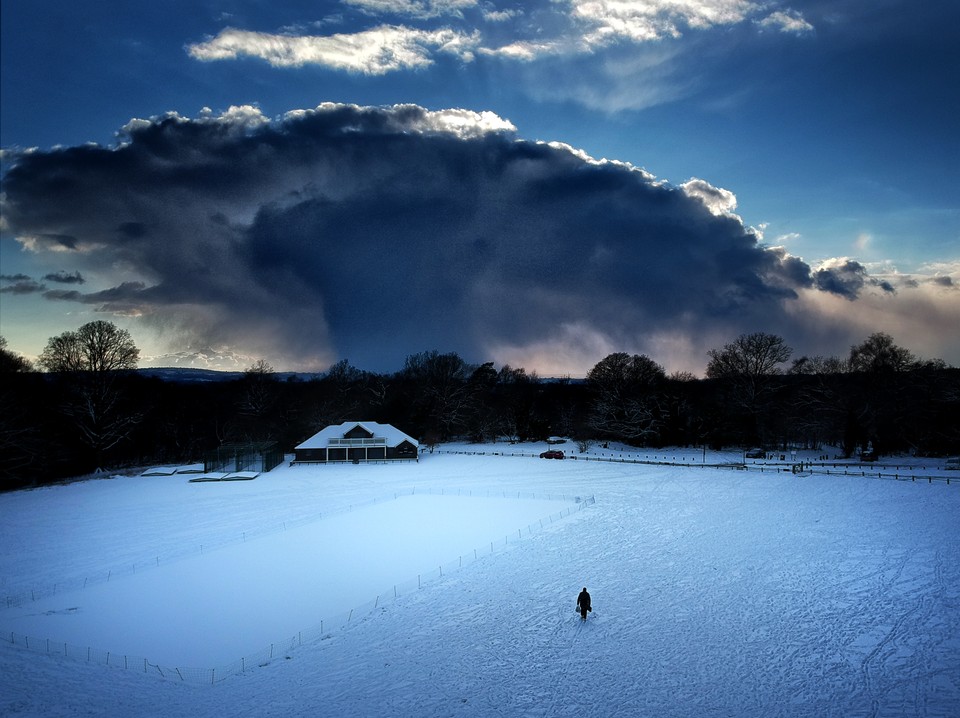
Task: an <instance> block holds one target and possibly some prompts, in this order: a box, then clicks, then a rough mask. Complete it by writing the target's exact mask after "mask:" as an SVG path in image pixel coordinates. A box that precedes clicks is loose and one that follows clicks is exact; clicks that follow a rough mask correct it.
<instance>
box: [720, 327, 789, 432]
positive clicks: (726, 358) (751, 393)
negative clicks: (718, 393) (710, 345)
mask: <svg viewBox="0 0 960 718" xmlns="http://www.w3.org/2000/svg"><path fill="white" fill-rule="evenodd" d="M792 352H793V350H792V349H791V348H790V347H789V346H787V344H786V342H784V340H783V338H782V337H779V336H777V335H776V334H767V333H765V332H755V333H754V334H741V335H740V336H739V337H737V338H736V339H735V340H734V341H733V342H731V343H730V344H727V345H725V346H724V347H723V349H711V350H710V351H708V352H707V356H709V357H710V361H709V362H708V364H707V378H709V379H720V380H723V381H724V382H726V384H727V386H728V387H729V389H730V390H731V394H730V397H729V399H730V401H731V402H733V403H734V404H735V405H736V406H738V407H740V409H741V410H743V411H745V412H746V420H747V424H746V426H745V428H744V431H745V435H744V436H742V437H741V439H746V440H748V441H750V442H751V443H753V442H754V441H758V440H762V439H763V438H764V433H765V431H764V430H765V426H764V422H763V418H764V411H765V410H766V409H767V407H768V405H769V404H770V399H771V394H772V392H773V389H774V387H775V384H774V383H773V381H772V377H774V376H776V375H778V374H780V373H781V369H780V366H779V365H780V364H782V363H784V362H786V361H787V360H788V359H789V358H790V354H791V353H792Z"/></svg>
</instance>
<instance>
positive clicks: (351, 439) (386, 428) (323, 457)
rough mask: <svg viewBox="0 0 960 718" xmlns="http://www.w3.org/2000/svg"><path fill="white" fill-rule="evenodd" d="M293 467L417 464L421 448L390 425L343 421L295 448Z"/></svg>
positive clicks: (413, 440)
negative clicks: (372, 463)
mask: <svg viewBox="0 0 960 718" xmlns="http://www.w3.org/2000/svg"><path fill="white" fill-rule="evenodd" d="M293 451H294V455H295V458H294V463H321V464H327V463H334V462H346V461H349V462H352V463H359V462H361V461H417V460H418V458H419V451H420V444H419V442H418V441H417V440H416V439H414V438H413V437H411V436H408V435H407V434H404V433H403V432H402V431H400V430H399V429H397V428H396V427H394V426H392V425H390V424H381V423H379V422H376V421H345V422H343V423H342V424H336V425H333V426H328V427H327V428H326V429H323V430H322V431H319V432H317V433H316V434H314V435H313V436H311V437H310V438H309V439H307V440H306V441H304V442H303V443H301V444H299V445H298V446H296V447H294V450H293Z"/></svg>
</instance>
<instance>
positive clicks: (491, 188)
mask: <svg viewBox="0 0 960 718" xmlns="http://www.w3.org/2000/svg"><path fill="white" fill-rule="evenodd" d="M0 13H2V17H0V20H2V23H0V147H2V152H3V155H2V171H3V187H2V196H0V201H2V219H0V335H2V336H3V337H4V338H5V339H6V340H7V343H8V349H11V350H13V351H15V352H17V353H20V354H23V355H24V356H26V357H28V358H34V357H36V356H37V355H38V354H39V353H40V352H41V351H42V349H43V347H44V346H45V344H46V342H47V340H48V339H49V338H50V337H52V336H56V335H58V334H60V333H62V332H64V331H68V330H72V329H76V328H77V327H79V326H80V325H81V324H83V323H85V322H87V321H92V320H95V319H107V320H109V321H113V322H114V323H116V324H117V325H118V326H121V327H123V328H126V329H128V330H129V331H130V332H131V335H132V336H133V338H134V341H135V342H136V343H137V346H138V347H139V348H140V350H141V365H144V366H151V365H153V366H155V365H173V364H175V365H195V366H208V367H212V368H227V369H237V368H244V367H245V366H249V365H251V364H252V363H253V362H254V361H255V360H256V359H261V358H262V359H265V360H267V361H268V362H269V363H270V364H271V365H272V366H274V368H276V369H278V370H302V371H322V370H324V369H325V368H326V367H328V366H329V365H330V364H332V363H333V362H336V361H338V360H341V359H346V360H348V361H349V362H350V363H351V364H353V365H354V366H357V367H359V368H361V369H367V370H371V371H387V372H389V371H396V370H398V369H400V368H401V367H402V366H403V362H404V359H405V357H407V356H409V355H411V354H415V353H418V352H421V351H431V350H438V351H442V352H448V351H455V352H458V353H459V354H460V355H461V356H462V357H464V358H465V359H466V360H467V361H470V362H477V363H479V362H483V361H494V362H496V363H498V364H501V365H502V364H510V365H512V366H523V367H525V368H527V369H528V370H529V371H537V372H538V373H540V374H541V375H544V376H556V375H569V376H583V375H585V374H586V372H587V371H589V369H590V368H591V367H592V366H593V365H594V364H596V363H597V362H598V361H600V360H601V359H602V358H603V357H604V356H606V355H607V354H609V353H611V352H615V351H626V352H630V353H639V354H646V355H648V356H650V357H651V358H653V359H654V360H656V361H658V362H659V363H661V364H662V365H663V366H664V367H665V368H666V369H667V371H668V372H672V371H691V372H693V373H695V374H702V372H703V369H704V367H705V365H706V362H707V360H708V357H707V351H708V350H710V349H713V348H719V347H721V346H723V345H724V344H725V343H728V342H730V341H732V340H733V339H735V338H736V337H737V336H738V335H740V334H744V333H751V332H756V331H764V332H769V333H774V334H778V335H780V336H782V337H784V339H785V340H786V342H787V344H788V345H789V346H791V347H792V348H793V357H794V358H798V357H800V356H803V355H808V356H815V355H824V356H841V357H843V356H846V355H847V354H848V352H849V349H850V347H851V346H853V345H855V344H859V343H860V342H862V341H863V340H864V339H866V337H868V336H869V335H870V334H872V333H874V332H877V331H884V332H886V333H888V334H890V335H891V336H892V337H893V338H894V340H895V341H896V342H897V343H898V344H900V345H901V346H904V347H906V348H908V349H910V350H911V351H913V352H914V353H915V354H916V355H918V356H920V357H923V358H940V359H943V360H945V361H946V362H947V363H949V364H952V365H960V332H958V331H957V330H956V327H957V326H960V132H958V129H960V127H958V121H957V117H958V116H960V93H957V91H956V89H955V85H956V78H957V77H958V76H960V52H958V51H957V50H956V48H957V47H958V46H960V6H958V5H957V3H955V2H950V1H946V0H933V1H931V2H925V3H921V4H917V3H909V2H906V1H899V0H871V1H870V2H867V1H863V2H861V1H860V0H851V1H850V2H845V3H842V4H839V5H838V4H837V3H830V2H817V1H813V0H811V1H806V0H798V1H797V2H783V3H781V2H751V1H748V0H618V1H617V0H607V1H603V0H592V1H588V0H567V1H561V0H554V1H543V2H529V3H501V2H478V1H476V0H340V1H339V2H317V1H314V2H285V3H280V4H278V3H265V2H250V1H248V2H213V1H210V2H195V1H191V2H183V1H179V0H174V1H172V2H166V3H162V4H156V3H154V4H147V3H135V4H132V5H129V6H124V7H123V8H122V11H118V10H117V8H116V7H115V6H114V5H113V4H110V3H93V4H79V5H78V4H76V3H65V2H51V1H48V0H39V1H31V2H26V1H25V0H10V1H9V2H5V3H3V5H2V8H0Z"/></svg>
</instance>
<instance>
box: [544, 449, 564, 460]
mask: <svg viewBox="0 0 960 718" xmlns="http://www.w3.org/2000/svg"><path fill="white" fill-rule="evenodd" d="M540 458H541V459H564V458H566V457H565V456H564V455H563V452H562V451H560V450H559V449H550V451H544V452H543V453H542V454H540Z"/></svg>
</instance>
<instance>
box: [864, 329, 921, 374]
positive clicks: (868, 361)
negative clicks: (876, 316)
mask: <svg viewBox="0 0 960 718" xmlns="http://www.w3.org/2000/svg"><path fill="white" fill-rule="evenodd" d="M916 363H917V360H916V358H915V357H914V356H913V354H912V353H911V352H910V351H909V350H908V349H904V348H903V347H898V346H897V345H896V344H894V343H893V337H891V336H890V335H889V334H885V333H883V332H876V333H875V334H871V335H870V336H869V337H867V339H866V341H864V342H863V343H862V344H858V345H856V346H852V347H850V370H851V371H859V372H905V371H909V370H911V369H913V368H914V367H915V365H916Z"/></svg>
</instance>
